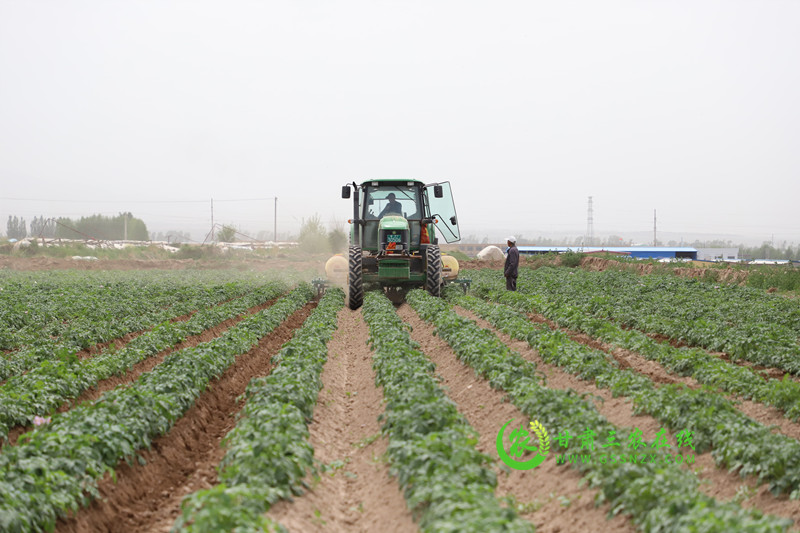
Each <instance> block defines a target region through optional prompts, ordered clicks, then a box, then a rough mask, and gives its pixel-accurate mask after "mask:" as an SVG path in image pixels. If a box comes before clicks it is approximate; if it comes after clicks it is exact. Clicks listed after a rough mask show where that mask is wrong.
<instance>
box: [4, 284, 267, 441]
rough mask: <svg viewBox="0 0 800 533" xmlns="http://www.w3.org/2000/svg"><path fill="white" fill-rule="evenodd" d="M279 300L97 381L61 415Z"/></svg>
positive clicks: (19, 430) (23, 429) (13, 435)
mask: <svg viewBox="0 0 800 533" xmlns="http://www.w3.org/2000/svg"><path fill="white" fill-rule="evenodd" d="M276 300H277V298H274V299H272V300H270V301H269V302H265V303H263V304H259V305H256V306H253V307H251V308H250V309H248V310H247V311H246V312H245V313H242V314H241V315H239V316H236V317H234V318H229V319H228V320H225V321H223V322H220V323H219V324H217V325H216V326H212V327H210V328H209V329H207V330H205V331H204V332H202V333H200V334H199V335H192V336H191V337H187V338H186V340H184V341H183V342H181V343H179V344H177V345H175V346H173V347H172V348H168V349H166V350H162V351H161V352H159V353H157V354H155V355H153V356H151V357H148V358H147V359H145V360H144V361H140V362H138V363H136V364H135V365H134V366H133V367H132V368H131V369H130V370H128V371H127V372H126V373H124V374H122V375H119V376H112V377H110V378H107V379H104V380H102V381H99V382H97V384H96V385H95V386H94V387H92V388H90V389H87V390H85V391H83V392H82V393H81V394H80V395H79V396H78V397H77V398H74V399H72V400H68V401H66V402H64V403H63V404H62V405H61V407H59V408H58V412H59V413H64V412H66V411H69V410H70V409H71V408H72V407H73V406H76V405H80V404H82V403H84V402H93V401H95V400H97V399H98V398H99V397H100V396H102V395H103V393H105V392H108V391H110V390H113V389H115V388H116V387H118V386H121V385H126V384H128V383H132V382H134V381H136V380H137V379H138V378H139V376H140V375H142V374H144V373H145V372H149V371H151V370H152V369H153V368H155V367H156V365H159V364H160V363H161V362H162V361H163V360H164V359H165V358H166V357H167V356H168V355H169V354H171V353H173V352H176V351H179V350H183V349H184V348H191V347H192V346H197V345H198V344H200V343H203V342H208V341H210V340H211V339H214V338H216V337H219V336H220V335H222V334H223V333H225V331H227V330H228V329H229V328H231V327H233V326H235V325H236V324H238V323H239V322H241V321H242V320H244V319H245V318H247V317H248V316H250V315H254V314H255V313H258V312H259V311H263V310H264V309H267V308H268V307H270V306H271V305H272V304H274V303H275V301H276ZM133 338H135V337H131V338H130V339H128V340H127V341H125V343H120V344H118V345H117V348H118V349H120V348H123V347H124V346H125V344H127V343H128V342H130V341H131V340H132V339H133ZM31 429H33V428H32V426H17V427H14V428H12V429H11V430H10V431H9V432H8V443H9V444H11V445H13V444H15V443H16V442H17V439H19V437H20V436H21V435H22V434H24V433H27V432H28V431H30V430H31Z"/></svg>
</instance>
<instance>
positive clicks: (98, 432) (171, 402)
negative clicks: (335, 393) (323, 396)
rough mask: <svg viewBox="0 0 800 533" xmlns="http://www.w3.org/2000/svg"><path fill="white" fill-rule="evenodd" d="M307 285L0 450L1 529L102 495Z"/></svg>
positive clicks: (46, 526) (38, 525)
mask: <svg viewBox="0 0 800 533" xmlns="http://www.w3.org/2000/svg"><path fill="white" fill-rule="evenodd" d="M312 296H313V291H312V289H311V287H310V286H308V285H307V284H303V285H301V286H299V287H298V288H296V289H294V290H293V291H292V292H290V293H289V294H288V295H286V296H284V297H283V298H281V299H280V300H278V301H277V302H276V303H275V304H274V305H272V306H271V307H270V308H269V309H266V310H264V311H262V312H260V313H257V314H255V315H253V316H250V317H248V318H246V319H244V320H242V321H241V322H239V323H238V324H237V325H236V326H234V327H232V328H230V329H228V330H227V331H226V332H225V333H223V334H222V335H221V336H219V337H217V338H215V339H214V340H212V341H210V342H207V343H203V344H199V345H197V346H195V347H192V348H186V349H183V350H180V351H178V352H175V353H172V354H170V355H169V356H168V357H167V358H166V359H165V360H164V361H163V362H162V363H161V364H160V365H158V366H156V367H155V368H154V369H153V370H152V371H151V372H148V373H145V374H142V375H141V376H140V377H139V379H138V380H137V381H136V382H135V383H133V384H132V385H130V386H127V387H118V388H116V389H114V390H113V391H110V392H107V393H105V394H104V395H103V396H102V397H101V398H100V399H99V400H98V401H96V402H94V403H92V404H83V405H80V406H78V407H75V408H73V409H71V410H69V411H68V412H66V413H64V414H63V415H56V416H53V420H52V423H50V424H48V425H45V426H41V427H39V428H38V429H36V430H35V431H32V432H30V433H28V434H26V435H24V436H23V437H21V438H20V440H19V442H18V444H17V445H16V446H6V447H5V448H3V450H2V453H0V530H2V531H15V532H16V531H41V530H52V529H53V527H54V526H55V523H56V520H57V518H58V517H59V516H60V515H63V514H65V513H66V512H68V511H70V510H72V511H74V510H77V509H78V508H79V507H80V506H81V505H86V504H88V503H89V502H90V501H91V499H92V498H93V497H96V496H97V485H96V483H97V480H98V479H99V478H100V477H101V476H103V474H104V473H105V472H107V471H112V472H113V469H114V467H115V466H116V465H117V464H118V462H119V461H120V460H121V459H123V458H125V459H127V460H128V461H132V459H133V457H134V455H135V454H136V451H137V450H139V449H141V448H145V447H148V446H149V445H150V443H151V441H152V439H153V438H154V437H156V436H158V435H162V434H164V433H166V432H167V431H168V430H169V428H170V427H172V425H173V424H174V422H175V421H176V420H177V419H178V418H180V417H181V416H183V414H184V413H185V412H186V410H187V409H189V407H191V406H192V404H193V403H194V401H195V399H196V398H197V397H198V396H199V395H200V394H201V393H202V392H203V391H204V390H205V389H206V387H207V386H208V384H209V382H210V380H211V379H212V378H214V377H216V376H219V375H221V374H222V373H223V372H224V371H225V370H226V369H227V368H228V367H229V366H230V365H231V364H233V362H234V361H235V359H236V357H237V356H238V355H240V354H242V353H245V352H246V351H247V350H249V349H250V348H251V347H252V346H254V345H255V344H257V343H258V341H259V339H260V338H262V337H264V336H265V335H267V334H269V333H270V332H271V331H273V330H274V329H275V328H276V327H277V326H278V325H280V324H281V322H283V321H284V320H286V318H288V317H289V316H290V315H291V314H292V313H293V312H295V311H296V310H298V309H300V308H301V307H302V306H303V305H304V304H305V303H306V302H307V301H308V300H309V299H310V298H311V297H312Z"/></svg>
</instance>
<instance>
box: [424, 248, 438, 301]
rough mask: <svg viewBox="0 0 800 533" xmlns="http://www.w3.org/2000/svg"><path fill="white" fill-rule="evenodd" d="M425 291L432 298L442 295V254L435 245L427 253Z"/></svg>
mask: <svg viewBox="0 0 800 533" xmlns="http://www.w3.org/2000/svg"><path fill="white" fill-rule="evenodd" d="M425 289H426V290H427V291H428V292H429V293H430V295H431V296H436V297H439V296H441V295H442V253H441V252H440V251H439V247H438V246H436V245H435V244H431V245H430V246H428V248H427V249H426V251H425Z"/></svg>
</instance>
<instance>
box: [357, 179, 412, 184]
mask: <svg viewBox="0 0 800 533" xmlns="http://www.w3.org/2000/svg"><path fill="white" fill-rule="evenodd" d="M374 182H377V183H391V184H392V185H397V184H398V183H422V184H423V185H424V184H425V182H423V181H420V180H415V179H409V178H373V179H370V180H364V181H362V182H361V185H366V184H368V183H374Z"/></svg>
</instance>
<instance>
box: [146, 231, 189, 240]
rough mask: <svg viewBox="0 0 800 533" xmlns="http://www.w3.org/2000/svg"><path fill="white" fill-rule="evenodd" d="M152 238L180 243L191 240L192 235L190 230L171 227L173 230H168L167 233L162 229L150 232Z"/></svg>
mask: <svg viewBox="0 0 800 533" xmlns="http://www.w3.org/2000/svg"><path fill="white" fill-rule="evenodd" d="M150 240H151V241H167V242H170V243H178V242H189V241H191V240H192V237H191V235H190V234H189V233H188V232H185V231H179V230H173V229H171V230H169V231H167V232H166V233H165V232H162V231H159V232H158V233H156V232H151V233H150Z"/></svg>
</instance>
